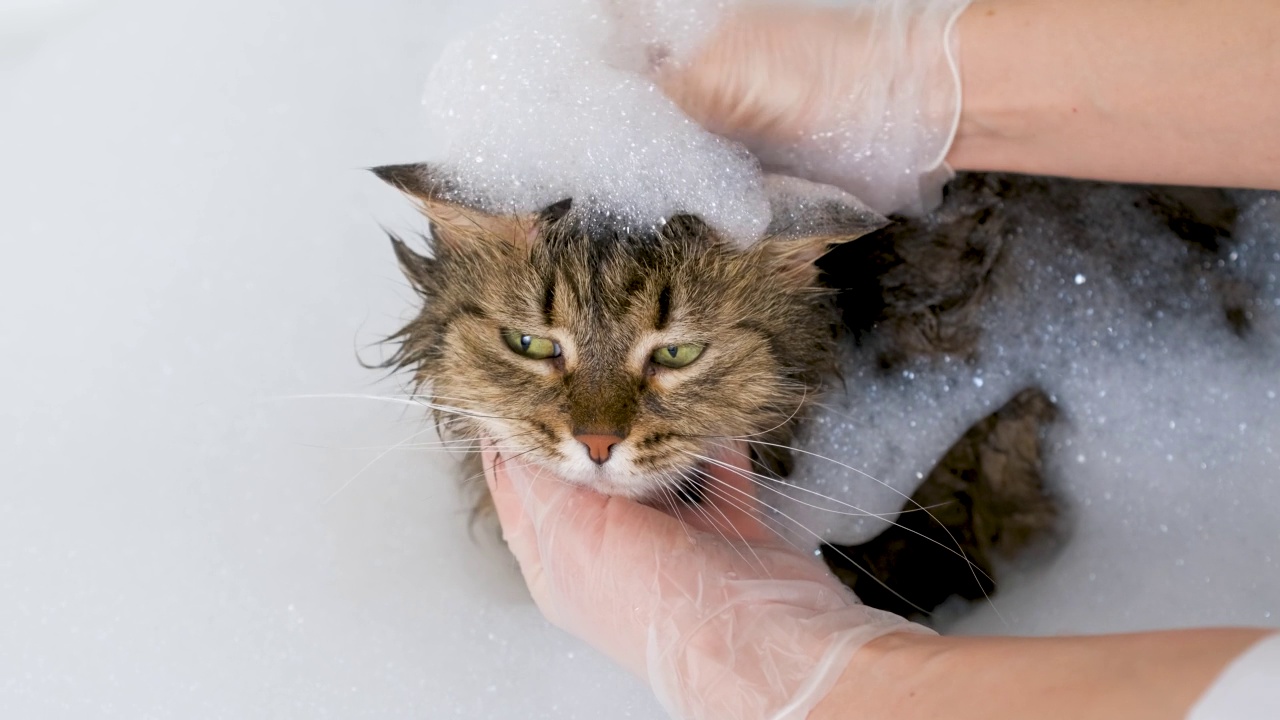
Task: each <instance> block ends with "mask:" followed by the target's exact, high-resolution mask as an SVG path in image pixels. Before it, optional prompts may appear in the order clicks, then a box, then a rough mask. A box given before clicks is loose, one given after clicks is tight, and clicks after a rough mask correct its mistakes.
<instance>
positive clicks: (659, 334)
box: [375, 165, 1251, 614]
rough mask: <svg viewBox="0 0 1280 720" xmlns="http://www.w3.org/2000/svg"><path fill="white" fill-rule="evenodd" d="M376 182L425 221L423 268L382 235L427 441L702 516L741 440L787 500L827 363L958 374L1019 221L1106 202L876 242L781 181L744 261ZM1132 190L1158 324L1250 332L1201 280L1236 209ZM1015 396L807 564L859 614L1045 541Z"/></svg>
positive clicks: (858, 218) (912, 597) (939, 216)
mask: <svg viewBox="0 0 1280 720" xmlns="http://www.w3.org/2000/svg"><path fill="white" fill-rule="evenodd" d="M375 172H377V173H378V174H379V176H380V177H382V178H383V179H384V180H386V181H388V182H389V183H391V184H393V185H394V186H396V187H398V188H399V189H401V190H403V191H405V192H406V193H408V194H409V195H411V196H412V197H414V198H415V199H417V200H418V201H419V203H420V204H421V206H422V208H423V211H424V213H425V214H426V215H427V217H428V219H429V220H430V222H431V233H430V236H429V238H428V239H427V243H428V251H427V253H426V254H419V253H417V252H414V251H413V250H411V249H410V248H409V247H408V246H407V245H406V244H404V243H403V242H401V241H399V240H397V239H394V238H393V243H394V247H395V251H396V255H397V257H398V258H399V260H400V263H401V266H402V268H403V269H404V271H405V274H406V276H407V277H408V278H409V280H410V282H411V283H412V285H413V286H414V288H415V289H416V291H417V292H418V293H419V295H420V296H421V297H422V299H423V307H422V309H421V311H420V313H419V314H418V316H417V317H416V318H415V319H414V320H413V321H411V322H410V323H409V324H408V325H407V326H406V327H405V328H404V329H403V330H402V331H401V332H400V333H399V334H398V335H397V336H396V339H397V340H398V341H399V342H400V346H399V348H398V351H397V352H396V354H395V355H394V356H393V357H392V359H391V360H390V362H389V364H390V365H391V366H394V367H398V368H405V369H409V370H411V371H412V372H413V380H414V383H415V384H416V385H417V386H418V387H420V388H421V389H422V390H424V391H425V392H426V395H427V397H428V398H429V400H430V403H431V405H432V406H433V407H435V408H436V413H437V416H438V420H439V421H440V429H441V434H442V435H443V436H444V437H446V438H462V439H471V440H477V439H480V438H484V439H486V440H487V441H489V442H492V443H493V444H494V445H495V446H497V447H498V448H499V449H500V450H501V452H503V454H504V455H507V456H511V457H515V456H519V457H522V458H523V459H525V460H526V461H529V462H533V463H536V464H538V465H540V466H543V467H545V468H547V469H548V470H549V471H551V472H552V473H554V474H556V475H557V476H559V477H562V478H564V479H565V480H568V481H570V482H575V483H579V484H582V485H585V486H588V487H592V488H594V489H596V490H598V491H600V492H604V493H608V494H615V495H623V496H627V497H632V498H635V499H639V500H642V501H650V502H656V501H663V502H675V501H682V502H698V501H699V498H700V495H701V493H700V492H699V488H700V486H701V485H702V484H703V483H705V482H707V481H708V480H709V475H708V474H707V473H706V472H705V470H706V465H705V463H706V461H707V459H708V458H712V459H714V458H716V457H720V458H724V457H726V453H732V452H740V450H735V448H737V447H739V445H737V444H736V443H744V444H745V445H746V446H747V447H748V448H749V452H750V456H751V459H752V461H753V464H752V467H753V470H754V473H753V476H754V479H756V481H757V482H759V483H762V484H764V483H777V485H776V486H775V488H783V487H793V486H794V485H793V483H792V482H789V481H787V480H786V478H787V477H788V475H789V474H790V471H791V467H792V463H793V460H794V454H793V452H792V446H793V443H794V442H795V437H796V433H797V430H799V429H801V428H802V426H803V424H804V422H805V420H806V419H807V418H808V417H809V416H810V415H811V414H812V413H813V412H814V411H815V409H816V408H817V406H818V404H819V403H820V401H821V399H822V398H824V396H829V395H831V394H833V393H839V392H840V391H841V389H842V387H843V385H842V383H843V382H844V378H842V375H841V373H840V372H839V370H838V368H839V367H840V366H841V364H842V360H845V361H847V360H848V358H849V357H851V355H850V353H851V352H853V353H861V354H862V355H864V356H869V357H874V363H875V364H876V366H877V368H876V371H877V372H884V373H889V372H894V371H896V369H897V368H899V367H902V366H908V365H911V364H912V363H916V364H919V363H930V362H935V361H938V360H939V359H943V358H945V359H948V360H949V361H950V360H958V361H960V362H964V361H966V359H972V357H973V356H974V353H976V352H978V350H977V348H978V346H979V343H978V340H979V338H980V337H981V335H982V332H983V323H982V318H983V316H984V312H985V309H986V308H987V306H988V305H990V304H992V303H1000V302H1006V303H1007V302H1018V301H1019V298H1018V297H1017V292H1016V286H1017V285H1018V278H1017V272H1016V270H1011V269H1010V268H1009V267H1006V265H1007V263H1005V262H1004V260H1003V259H1004V257H1005V255H1006V254H1007V252H1006V246H1007V244H1008V243H1010V242H1013V241H1015V240H1016V238H1017V237H1018V236H1019V231H1020V226H1022V225H1026V224H1027V223H1030V222H1034V218H1030V219H1029V218H1028V216H1026V215H1025V214H1024V215H1022V216H1019V214H1018V213H1017V212H1012V211H1011V210H1010V208H1011V207H1017V203H1019V202H1021V200H1020V197H1028V198H1040V199H1043V198H1045V197H1050V198H1051V200H1052V202H1051V203H1049V205H1046V207H1053V208H1058V209H1059V210H1060V209H1061V208H1067V209H1068V212H1069V211H1070V209H1072V208H1075V209H1078V210H1079V211H1080V212H1081V214H1082V217H1085V216H1086V215H1087V212H1088V209H1089V203H1090V198H1091V197H1092V196H1093V195H1094V194H1095V193H1096V190H1097V186H1093V185H1090V184H1086V183H1074V182H1070V181H1057V180H1052V181H1051V180H1044V179H1039V178H1021V177H1014V176H1002V175H971V176H963V177H961V178H959V179H958V180H957V181H956V182H955V183H953V185H952V186H951V188H950V189H949V191H948V195H947V199H946V201H945V202H944V205H943V206H942V208H940V209H939V210H938V211H937V212H936V213H934V214H932V215H931V216H929V217H927V218H924V219H918V220H902V219H900V220H899V221H898V222H895V223H892V224H887V223H886V221H885V220H884V219H883V218H879V217H878V216H875V215H874V214H873V213H870V212H869V211H866V209H865V208H863V207H861V205H860V204H859V203H858V202H857V201H856V200H855V199H853V198H851V197H849V196H847V195H843V194H842V193H838V191H835V192H833V191H830V189H827V190H826V191H824V192H817V193H813V192H807V191H806V188H805V187H804V186H803V185H797V184H796V183H798V182H800V181H795V180H783V179H777V180H774V181H771V183H770V186H769V189H770V192H771V195H772V197H773V203H772V205H773V213H774V222H773V223H772V224H771V226H770V232H769V233H768V235H767V236H766V238H765V239H764V240H762V241H760V242H758V243H755V244H753V245H750V246H748V247H742V246H740V245H738V244H736V243H734V242H732V241H730V240H729V239H726V238H724V237H721V236H720V235H719V234H718V233H717V232H716V231H715V230H714V229H712V228H711V227H710V226H708V225H707V224H706V223H704V222H702V221H701V220H699V219H698V218H697V217H694V216H691V215H681V216H676V217H673V218H670V219H669V220H668V221H667V222H666V223H665V224H663V225H661V226H659V227H655V228H649V229H644V230H640V231H636V230H632V229H625V230H624V229H619V228H617V227H611V226H610V225H609V223H608V222H604V223H601V222H600V221H599V219H598V218H586V217H582V216H579V215H577V214H576V213H575V212H574V208H573V204H572V201H571V200H566V201H565V202H561V203H557V204H555V205H552V206H550V207H548V208H544V209H542V210H541V211H539V212H536V213H530V214H528V215H526V216H510V215H494V214H490V213H486V212H485V211H484V210H483V209H482V208H476V207H471V206H468V205H467V204H466V203H465V202H459V201H458V200H457V198H458V197H459V196H460V195H459V193H457V192H456V191H455V189H454V188H452V187H451V186H450V185H449V183H448V181H447V180H445V179H442V177H441V174H440V173H438V172H436V171H435V170H433V169H432V168H430V167H427V166H420V165H406V166H391V167H386V168H379V169H377V170H375ZM1123 192H1127V193H1128V195H1125V196H1124V202H1126V203H1130V204H1131V205H1132V208H1131V210H1132V212H1134V213H1137V214H1138V215H1141V216H1142V217H1145V218H1149V219H1150V222H1151V223H1154V224H1155V225H1159V226H1160V228H1162V229H1164V231H1165V232H1167V233H1168V234H1170V235H1171V242H1174V243H1178V242H1181V243H1184V244H1185V246H1186V249H1185V252H1184V253H1183V256H1184V259H1183V265H1185V268H1184V270H1185V272H1184V273H1183V276H1178V274H1177V273H1174V276H1175V277H1180V279H1179V280H1177V281H1176V282H1174V284H1175V285H1177V287H1170V288H1166V289H1164V290H1165V291H1166V292H1165V294H1166V295H1167V296H1168V297H1169V298H1171V300H1170V303H1171V307H1172V306H1173V305H1176V304H1177V301H1176V300H1175V299H1173V298H1177V297H1178V296H1179V293H1185V292H1190V291H1193V290H1195V289H1196V288H1200V289H1201V290H1203V288H1205V287H1208V288H1211V289H1212V290H1213V292H1214V293H1216V294H1215V295H1214V297H1217V298H1220V300H1221V302H1222V304H1223V306H1222V316H1223V321H1224V322H1225V323H1228V324H1230V325H1231V327H1232V328H1233V330H1234V331H1235V332H1237V333H1239V334H1243V333H1247V327H1248V319H1249V313H1250V312H1251V310H1250V308H1249V306H1248V302H1247V288H1244V287H1243V286H1242V285H1241V284H1240V283H1239V282H1237V281H1235V280H1233V279H1232V278H1230V277H1228V276H1226V275H1224V274H1222V273H1218V272H1215V268H1214V267H1213V265H1212V263H1207V262H1206V260H1207V259H1208V258H1211V257H1213V256H1214V255H1215V254H1216V253H1219V252H1221V251H1222V247H1223V246H1224V244H1225V243H1228V242H1229V240H1230V236H1231V233H1230V226H1231V224H1232V223H1233V222H1234V217H1235V216H1234V205H1233V204H1232V203H1231V201H1230V198H1229V197H1228V196H1227V195H1225V194H1223V193H1221V192H1219V191H1208V190H1206V191H1200V190H1170V189H1153V188H1136V187H1135V188H1129V189H1127V190H1125V191H1123ZM824 193H825V194H824ZM1130 200H1131V202H1130ZM1032 205H1034V202H1033V203H1032ZM886 224H887V226H886ZM1068 234H1069V235H1070V237H1069V238H1066V240H1065V241H1066V242H1071V243H1075V244H1076V246H1077V249H1078V250H1080V251H1082V252H1086V253H1094V254H1101V255H1104V256H1106V255H1108V254H1110V255H1115V256H1116V257H1115V261H1116V263H1117V265H1120V266H1124V265H1125V264H1126V261H1128V264H1129V265H1132V264H1133V262H1132V259H1131V258H1125V257H1123V253H1124V247H1123V244H1122V243H1119V244H1117V243H1115V242H1112V241H1111V239H1109V238H1108V237H1107V236H1106V233H1105V232H1103V233H1099V232H1098V231H1097V227H1096V225H1093V226H1087V223H1084V222H1083V221H1082V224H1081V226H1080V228H1079V232H1075V233H1068ZM859 238H860V239H859ZM855 240H856V242H851V241H855ZM1155 311H1156V310H1154V309H1153V312H1155ZM842 347H843V348H845V349H844V350H842V349H841V348H842ZM1014 390H1019V389H1018V388H1014ZM1009 398H1010V399H1009V402H1008V403H1006V404H1005V405H1003V406H1001V407H1000V408H998V409H997V410H996V411H995V412H988V413H987V414H985V416H984V417H980V418H974V420H973V424H972V426H971V427H969V429H968V430H967V431H963V432H959V433H957V437H956V438H955V439H954V445H953V446H952V447H951V448H950V449H948V450H947V452H945V453H944V454H943V455H942V457H941V460H940V461H939V462H938V463H937V464H936V466H935V467H934V468H933V469H932V471H930V472H929V473H928V474H923V473H922V474H921V477H922V478H923V482H922V483H920V485H919V487H918V488H916V489H915V493H914V495H912V497H911V498H910V499H908V500H907V502H906V503H905V504H903V505H902V506H901V508H902V509H908V510H909V509H918V508H924V507H927V508H930V510H928V511H926V512H921V513H915V514H904V515H903V516H902V517H901V518H900V519H899V521H898V523H896V524H895V526H894V527H893V528H892V529H891V530H889V531H887V532H884V533H882V534H881V535H880V536H879V537H877V538H873V539H870V540H868V541H866V542H862V543H860V544H858V545H856V546H855V545H839V544H834V543H833V544H829V545H825V546H824V547H823V548H822V549H823V555H824V557H825V558H826V559H827V561H828V563H829V564H830V565H831V567H832V568H833V570H834V571H835V572H836V573H837V575H838V576H839V577H840V578H841V579H842V580H843V581H845V582H846V584H848V585H850V586H851V587H853V588H854V589H855V591H857V592H858V593H859V594H860V596H862V597H863V599H864V600H865V601H867V602H868V603H869V604H873V605H876V606H878V607H883V608H887V609H890V610H893V611H895V612H899V613H902V614H913V613H920V612H928V611H929V610H931V609H932V608H933V607H935V606H936V605H938V604H939V603H941V602H943V601H944V600H946V599H947V598H948V597H950V596H952V595H960V596H962V597H966V598H980V597H983V596H986V595H988V594H989V593H991V592H992V591H993V590H994V584H993V581H992V580H991V578H992V577H993V575H994V574H995V572H996V570H997V568H996V562H997V560H998V559H999V558H1009V557H1013V556H1016V555H1017V554H1018V553H1019V552H1021V551H1023V550H1024V549H1025V548H1026V547H1028V546H1030V545H1034V544H1036V542H1037V541H1042V540H1044V539H1045V538H1049V537H1053V536H1055V535H1057V533H1056V530H1058V529H1059V526H1060V517H1061V508H1060V507H1059V503H1058V502H1056V501H1055V500H1054V498H1053V495H1052V493H1051V492H1050V491H1049V487H1048V483H1046V480H1045V478H1044V477H1043V471H1042V466H1043V462H1042V454H1043V450H1042V442H1043V440H1044V437H1045V432H1046V429H1047V428H1048V427H1049V426H1050V425H1051V424H1052V423H1053V422H1054V420H1055V418H1056V416H1057V412H1056V410H1055V407H1054V404H1053V402H1052V401H1051V400H1050V399H1049V397H1048V396H1047V395H1046V394H1045V393H1043V392H1041V391H1039V390H1038V389H1037V388H1035V387H1026V388H1021V389H1020V392H1011V394H1010V396H1009ZM792 481H796V482H801V483H802V482H803V479H799V480H797V479H796V478H792ZM762 486H763V485H762ZM895 492H901V491H895ZM909 493H910V491H908V492H905V493H902V495H903V496H904V497H905V495H907V494H909ZM827 539H831V538H827Z"/></svg>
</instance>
